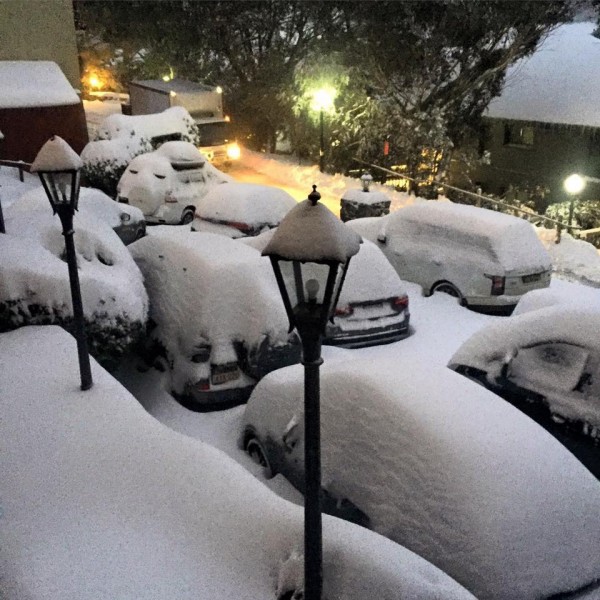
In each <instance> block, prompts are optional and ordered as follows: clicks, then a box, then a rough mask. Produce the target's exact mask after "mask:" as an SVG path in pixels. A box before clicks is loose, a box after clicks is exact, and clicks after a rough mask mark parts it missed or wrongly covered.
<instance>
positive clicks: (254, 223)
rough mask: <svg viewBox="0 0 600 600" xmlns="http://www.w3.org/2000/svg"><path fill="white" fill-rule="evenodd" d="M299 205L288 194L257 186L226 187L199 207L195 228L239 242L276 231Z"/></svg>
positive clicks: (217, 189) (220, 187)
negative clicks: (272, 230)
mask: <svg viewBox="0 0 600 600" xmlns="http://www.w3.org/2000/svg"><path fill="white" fill-rule="evenodd" d="M296 204H297V203H296V201H295V200H294V199H293V198H292V196H290V195H289V194H288V193H287V192H286V191H285V190H282V189H281V188H277V187H273V186H270V185H259V184H256V183H237V182H231V183H223V184H222V185H218V186H216V187H213V188H212V189H211V190H209V191H208V192H207V193H206V195H205V196H204V197H203V198H202V200H200V202H199V203H198V204H197V207H196V219H195V220H194V223H193V226H192V228H193V229H194V230H196V231H208V232H213V233H221V234H223V235H229V237H232V238H236V237H241V236H254V235H258V234H259V233H261V232H263V231H266V230H268V229H272V228H273V227H277V225H279V223H280V222H281V219H283V217H284V216H285V215H286V213H287V212H288V211H289V210H291V209H292V208H294V206H296Z"/></svg>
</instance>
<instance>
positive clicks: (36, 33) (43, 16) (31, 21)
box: [0, 0, 81, 90]
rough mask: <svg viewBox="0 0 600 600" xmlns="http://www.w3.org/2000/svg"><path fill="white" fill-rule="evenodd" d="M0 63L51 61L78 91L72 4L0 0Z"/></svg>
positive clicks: (62, 0) (51, 0)
mask: <svg viewBox="0 0 600 600" xmlns="http://www.w3.org/2000/svg"><path fill="white" fill-rule="evenodd" d="M0 60H51V61H54V62H55V63H57V64H58V66H59V67H60V68H61V70H62V72H63V73H64V74H65V76H66V77H67V79H68V80H69V82H70V83H71V85H72V86H73V87H74V88H75V89H77V90H78V89H80V86H81V84H80V75H79V63H78V59H77V41H76V38H75V19H74V15H73V3H72V0H0Z"/></svg>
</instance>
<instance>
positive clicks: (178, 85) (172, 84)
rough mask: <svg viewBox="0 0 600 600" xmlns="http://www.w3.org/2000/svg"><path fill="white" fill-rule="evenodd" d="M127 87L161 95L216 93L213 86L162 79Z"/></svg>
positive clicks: (139, 82)
mask: <svg viewBox="0 0 600 600" xmlns="http://www.w3.org/2000/svg"><path fill="white" fill-rule="evenodd" d="M129 85H130V86H131V85H133V86H137V87H141V88H146V89H149V90H155V91H157V92H162V93H163V94H169V93H170V92H175V93H177V94H189V93H190V92H216V89H215V87H214V86H210V85H206V84H205V83H197V82H195V81H188V80H187V79H171V80H170V81H163V80H162V79H145V80H137V81H132V82H131V83H130V84H129Z"/></svg>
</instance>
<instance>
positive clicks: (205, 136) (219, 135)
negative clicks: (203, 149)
mask: <svg viewBox="0 0 600 600" xmlns="http://www.w3.org/2000/svg"><path fill="white" fill-rule="evenodd" d="M198 130H199V132H200V146H220V145H222V144H226V143H227V142H229V141H230V140H231V128H230V126H229V123H227V122H226V121H220V122H218V123H199V124H198Z"/></svg>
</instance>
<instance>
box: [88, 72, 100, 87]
mask: <svg viewBox="0 0 600 600" xmlns="http://www.w3.org/2000/svg"><path fill="white" fill-rule="evenodd" d="M88 83H89V84H90V87H93V88H95V89H97V90H98V89H100V88H101V87H102V82H101V81H100V78H99V77H98V75H96V74H95V73H92V74H91V75H90V76H89V77H88Z"/></svg>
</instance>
